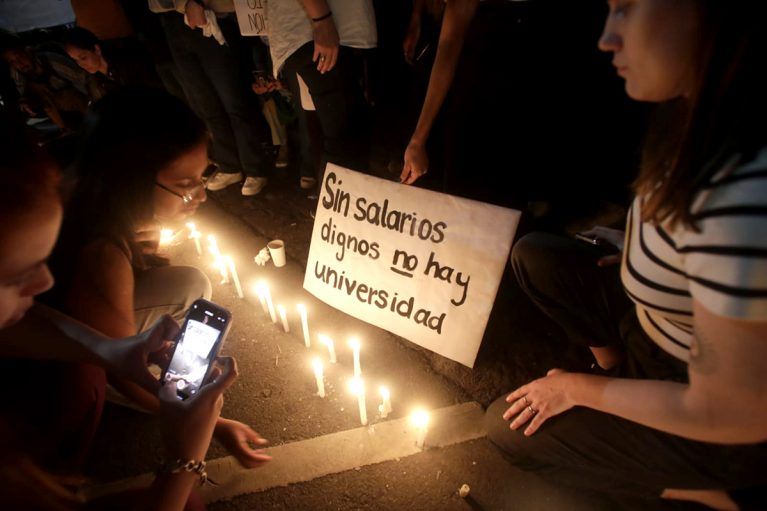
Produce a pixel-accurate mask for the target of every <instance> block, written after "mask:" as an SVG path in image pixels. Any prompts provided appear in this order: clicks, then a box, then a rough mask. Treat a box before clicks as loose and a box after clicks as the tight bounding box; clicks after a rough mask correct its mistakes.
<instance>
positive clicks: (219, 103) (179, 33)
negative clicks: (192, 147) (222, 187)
mask: <svg viewBox="0 0 767 511" xmlns="http://www.w3.org/2000/svg"><path fill="white" fill-rule="evenodd" d="M162 21H163V27H164V28H165V35H166V37H167V40H168V45H169V46H170V50H171V54H172V55H173V60H174V61H175V63H176V67H177V68H178V73H179V78H180V80H181V85H182V86H183V88H184V93H185V94H186V96H187V98H188V99H189V103H190V105H191V106H192V108H193V109H194V110H195V112H197V114H198V115H199V116H200V117H201V118H202V119H203V120H204V121H205V124H206V125H207V126H208V129H209V130H210V132H211V134H212V136H213V159H214V161H215V162H216V163H217V164H218V166H219V167H220V169H221V171H222V172H240V171H242V172H245V174H247V175H249V176H266V175H267V174H268V170H269V167H270V161H271V160H270V158H268V157H267V155H266V152H265V150H264V144H265V143H267V141H269V140H271V139H270V136H269V127H268V125H267V123H266V120H265V119H264V118H263V115H262V114H261V112H260V111H259V109H258V102H257V101H256V98H255V95H254V94H253V93H252V92H250V91H249V90H248V84H249V78H248V77H247V76H246V75H247V73H246V69H247V68H246V67H245V66H244V65H243V62H244V57H243V55H241V54H240V52H239V49H240V44H239V38H240V34H239V29H238V27H237V20H236V18H235V17H234V16H233V15H231V16H226V17H221V18H218V24H219V26H220V27H221V31H222V32H223V34H224V37H225V38H226V40H227V44H226V45H224V46H222V45H220V44H218V42H217V41H216V40H215V39H214V38H212V37H204V36H203V35H202V32H201V31H200V30H199V29H197V30H192V29H191V28H189V27H188V26H186V25H185V24H184V19H183V17H182V16H180V15H178V14H176V13H169V14H166V15H163V16H162Z"/></svg>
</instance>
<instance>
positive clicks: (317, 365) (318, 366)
mask: <svg viewBox="0 0 767 511" xmlns="http://www.w3.org/2000/svg"><path fill="white" fill-rule="evenodd" d="M312 368H313V369H314V374H322V360H320V359H319V357H314V358H313V359H312Z"/></svg>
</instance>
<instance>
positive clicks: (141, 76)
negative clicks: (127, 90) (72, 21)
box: [62, 27, 162, 101]
mask: <svg viewBox="0 0 767 511" xmlns="http://www.w3.org/2000/svg"><path fill="white" fill-rule="evenodd" d="M62 46H63V47H64V51H66V52H67V55H69V56H70V57H71V58H72V60H74V61H75V62H77V64H78V65H79V66H80V67H81V68H82V69H83V70H85V71H86V72H87V73H89V75H90V78H89V80H88V93H89V95H90V97H91V100H93V101H96V100H99V99H101V98H102V97H104V95H106V94H107V93H108V92H111V91H113V90H117V89H119V88H121V87H125V86H126V85H127V86H145V87H156V88H161V87H162V83H161V82H160V79H159V77H158V76H157V74H156V73H155V71H154V70H153V68H152V60H151V57H150V56H149V55H146V54H144V53H143V52H141V51H140V49H139V48H115V49H110V48H109V47H108V46H104V45H103V44H102V42H101V41H100V40H99V38H98V37H96V35H95V34H93V33H92V32H90V31H89V30H87V29H85V28H82V27H75V28H72V29H70V30H68V31H67V32H66V33H65V34H64V37H63V40H62Z"/></svg>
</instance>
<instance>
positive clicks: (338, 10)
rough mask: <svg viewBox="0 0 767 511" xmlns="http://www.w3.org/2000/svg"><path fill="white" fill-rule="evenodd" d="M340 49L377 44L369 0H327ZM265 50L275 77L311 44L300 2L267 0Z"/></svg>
mask: <svg viewBox="0 0 767 511" xmlns="http://www.w3.org/2000/svg"><path fill="white" fill-rule="evenodd" d="M328 6H329V7H330V10H331V11H333V21H334V22H335V24H336V29H337V30H338V35H339V37H340V38H341V45H342V46H349V47H351V48H375V47H376V44H377V42H378V33H377V32H376V19H375V11H374V10H373V2H372V0H328ZM266 16H267V18H268V19H269V48H270V50H271V54H272V62H273V64H274V75H275V76H277V74H278V73H279V71H280V69H281V68H282V66H283V64H284V63H285V61H286V60H287V59H288V57H290V56H291V55H293V53H294V52H295V51H296V50H298V49H299V48H300V47H301V46H303V45H304V44H306V43H308V42H309V41H312V40H313V39H314V38H313V33H312V23H311V20H310V19H309V15H308V14H307V12H306V10H305V9H304V7H303V4H302V3H301V1H300V0H270V1H269V2H268V3H267V5H266Z"/></svg>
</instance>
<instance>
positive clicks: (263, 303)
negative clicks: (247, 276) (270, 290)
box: [256, 282, 269, 314]
mask: <svg viewBox="0 0 767 511" xmlns="http://www.w3.org/2000/svg"><path fill="white" fill-rule="evenodd" d="M256 295H258V301H259V302H261V308H262V309H264V314H269V307H267V306H266V295H265V294H264V283H263V282H259V283H257V284H256Z"/></svg>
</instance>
